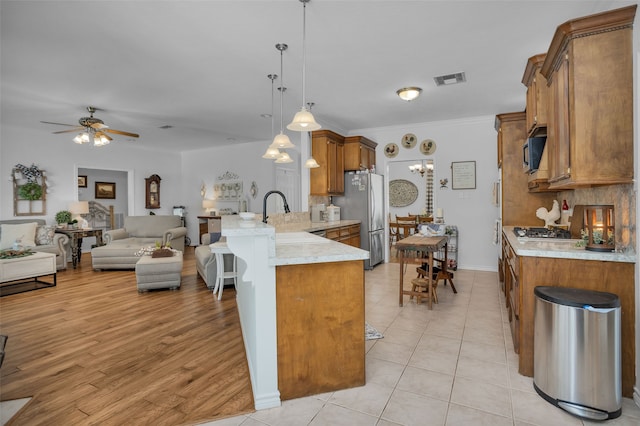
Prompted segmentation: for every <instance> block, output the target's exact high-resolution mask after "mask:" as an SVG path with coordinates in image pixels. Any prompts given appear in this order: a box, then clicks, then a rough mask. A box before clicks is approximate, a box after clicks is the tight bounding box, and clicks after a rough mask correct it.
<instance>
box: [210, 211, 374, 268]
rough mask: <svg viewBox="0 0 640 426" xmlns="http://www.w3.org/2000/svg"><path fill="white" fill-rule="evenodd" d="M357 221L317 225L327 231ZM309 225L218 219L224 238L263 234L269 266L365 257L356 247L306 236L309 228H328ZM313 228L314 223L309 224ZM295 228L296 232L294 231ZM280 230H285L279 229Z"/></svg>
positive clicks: (366, 255)
mask: <svg viewBox="0 0 640 426" xmlns="http://www.w3.org/2000/svg"><path fill="white" fill-rule="evenodd" d="M357 223H360V221H357V220H355V221H353V220H352V221H348V220H343V221H340V222H327V223H322V224H318V225H325V226H326V225H329V226H330V228H332V227H333V228H335V227H340V226H346V225H353V224H357ZM309 225H310V222H309V223H300V224H298V223H296V224H287V225H284V226H283V227H280V226H278V227H277V228H275V227H273V226H272V225H267V224H265V223H262V221H261V218H258V216H256V219H255V220H251V221H244V220H242V219H240V218H239V217H238V216H235V217H233V216H230V217H223V218H222V235H224V236H227V237H229V236H232V237H233V236H251V235H255V236H259V235H266V236H268V238H269V239H270V240H271V241H272V242H273V246H272V248H271V247H270V250H269V252H270V256H269V257H270V258H271V260H270V263H272V264H274V265H276V266H279V265H301V264H306V263H327V262H344V261H350V260H364V259H368V258H369V252H368V251H366V250H361V249H359V248H356V247H352V246H348V245H346V244H342V243H339V242H336V241H331V240H329V239H327V238H323V237H320V236H317V235H313V234H310V233H309V232H308V230H309V229H314V230H322V229H330V228H326V227H325V228H315V227H312V228H307V227H308V226H309ZM313 225H316V224H313ZM296 227H298V228H297V230H296ZM299 227H303V228H299ZM283 228H284V229H285V230H283Z"/></svg>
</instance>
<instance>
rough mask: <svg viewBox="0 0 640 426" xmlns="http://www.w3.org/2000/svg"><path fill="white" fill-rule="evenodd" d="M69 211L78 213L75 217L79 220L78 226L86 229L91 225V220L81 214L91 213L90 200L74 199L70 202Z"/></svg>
mask: <svg viewBox="0 0 640 426" xmlns="http://www.w3.org/2000/svg"><path fill="white" fill-rule="evenodd" d="M69 211H70V212H71V213H72V214H74V215H76V217H74V219H75V220H77V221H78V226H79V227H80V228H82V229H86V228H88V227H89V222H87V220H86V219H85V218H83V217H82V216H81V215H83V214H88V213H89V202H88V201H74V202H72V203H71V204H69Z"/></svg>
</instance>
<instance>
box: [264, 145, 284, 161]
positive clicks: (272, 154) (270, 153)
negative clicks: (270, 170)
mask: <svg viewBox="0 0 640 426" xmlns="http://www.w3.org/2000/svg"><path fill="white" fill-rule="evenodd" d="M279 155H280V150H279V149H278V148H272V147H271V146H269V147H268V148H267V151H266V152H265V153H264V154H263V155H262V158H266V159H268V160H275V159H276V158H278V156H279Z"/></svg>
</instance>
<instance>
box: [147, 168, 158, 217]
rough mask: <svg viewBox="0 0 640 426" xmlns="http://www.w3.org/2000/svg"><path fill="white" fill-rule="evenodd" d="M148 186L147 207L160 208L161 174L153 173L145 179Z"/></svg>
mask: <svg viewBox="0 0 640 426" xmlns="http://www.w3.org/2000/svg"><path fill="white" fill-rule="evenodd" d="M144 181H145V187H146V198H145V207H146V208H148V209H159V208H160V181H161V179H160V176H158V175H151V176H149V177H148V178H145V179H144Z"/></svg>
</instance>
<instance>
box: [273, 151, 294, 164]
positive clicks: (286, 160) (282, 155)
mask: <svg viewBox="0 0 640 426" xmlns="http://www.w3.org/2000/svg"><path fill="white" fill-rule="evenodd" d="M276 163H293V160H292V159H291V157H289V154H287V153H286V152H282V153H280V156H279V157H278V159H277V160H276Z"/></svg>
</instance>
